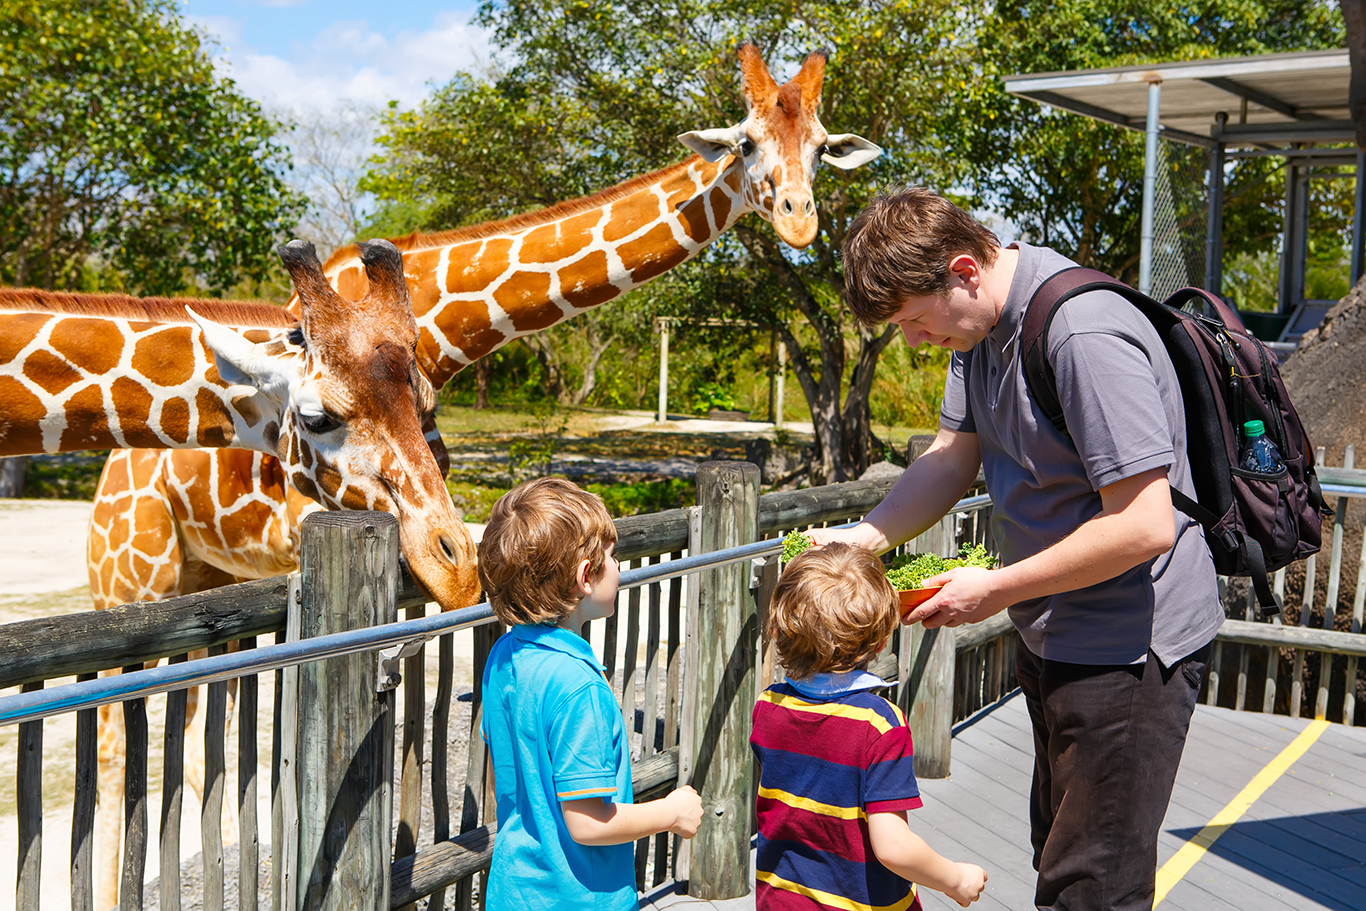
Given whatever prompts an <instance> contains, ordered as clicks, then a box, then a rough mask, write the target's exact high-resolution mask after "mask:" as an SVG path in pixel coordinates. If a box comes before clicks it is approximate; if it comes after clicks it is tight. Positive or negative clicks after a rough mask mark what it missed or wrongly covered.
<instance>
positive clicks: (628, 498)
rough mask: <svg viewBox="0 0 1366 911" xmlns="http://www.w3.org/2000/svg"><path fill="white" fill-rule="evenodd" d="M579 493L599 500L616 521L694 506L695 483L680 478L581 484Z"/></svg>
mask: <svg viewBox="0 0 1366 911" xmlns="http://www.w3.org/2000/svg"><path fill="white" fill-rule="evenodd" d="M583 489H584V490H586V491H588V492H589V493H595V494H597V495H598V496H600V497H602V501H603V503H605V504H607V511H608V512H609V513H611V515H612V517H613V518H617V519H620V518H623V517H625V516H638V515H644V514H646V513H652V512H663V511H664V510H666V509H681V508H683V507H685V506H692V505H693V504H694V503H696V502H697V485H696V483H695V482H694V481H692V480H685V479H682V478H666V479H664V480H662V481H634V482H621V483H613V484H585V485H583Z"/></svg>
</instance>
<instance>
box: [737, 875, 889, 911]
mask: <svg viewBox="0 0 1366 911" xmlns="http://www.w3.org/2000/svg"><path fill="white" fill-rule="evenodd" d="M754 878H755V879H757V880H759V882H761V883H764V884H765V885H768V886H772V887H773V888H775V889H782V890H783V891H784V892H795V893H797V894H798V895H801V896H805V897H806V898H809V899H811V900H812V901H817V902H820V903H821V904H823V905H829V906H830V907H832V908H843V909H845V911H905V909H907V908H909V907H910V906H911V905H913V904H915V896H916V885H915V883H911V894H910V895H907V896H906V897H905V898H903V899H902V900H901V901H899V902H897V903H896V904H895V905H866V904H864V903H862V902H856V901H851V900H849V899H847V898H845V897H844V896H843V895H835V894H834V893H833V892H822V891H821V890H820V889H813V888H811V887H810V886H804V885H802V884H801V883H794V882H791V881H790V880H786V879H783V878H782V877H781V876H778V875H777V874H775V873H769V872H767V871H766V870H760V871H759V872H758V873H756V874H755V877H754Z"/></svg>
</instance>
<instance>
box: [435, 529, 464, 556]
mask: <svg viewBox="0 0 1366 911" xmlns="http://www.w3.org/2000/svg"><path fill="white" fill-rule="evenodd" d="M436 544H437V546H438V547H440V548H441V553H442V555H443V556H445V558H446V559H447V560H449V561H451V562H452V563H458V562H460V561H459V560H458V559H456V556H455V553H456V551H455V542H454V541H452V540H451V536H450V535H448V534H446V533H444V532H438V533H437V535H436Z"/></svg>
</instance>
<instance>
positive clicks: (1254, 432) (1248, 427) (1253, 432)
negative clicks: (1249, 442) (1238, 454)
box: [1243, 421, 1266, 437]
mask: <svg viewBox="0 0 1366 911" xmlns="http://www.w3.org/2000/svg"><path fill="white" fill-rule="evenodd" d="M1243 433H1245V434H1247V435H1248V436H1249V437H1259V436H1263V435H1264V434H1265V433H1266V426H1265V425H1264V424H1262V422H1261V421H1248V422H1247V423H1246V424H1244V425H1243Z"/></svg>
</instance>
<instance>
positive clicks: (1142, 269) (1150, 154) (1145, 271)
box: [1138, 78, 1162, 294]
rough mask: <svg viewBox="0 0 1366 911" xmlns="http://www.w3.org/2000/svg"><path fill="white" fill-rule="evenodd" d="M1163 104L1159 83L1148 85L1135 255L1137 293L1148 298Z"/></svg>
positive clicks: (1151, 283)
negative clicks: (1140, 214)
mask: <svg viewBox="0 0 1366 911" xmlns="http://www.w3.org/2000/svg"><path fill="white" fill-rule="evenodd" d="M1161 104H1162V80H1161V79H1156V78H1155V79H1153V80H1152V81H1151V82H1149V83H1148V123H1147V129H1146V132H1147V142H1146V143H1145V144H1144V148H1143V234H1142V239H1141V241H1140V245H1139V253H1138V290H1139V291H1140V292H1142V293H1143V294H1148V293H1149V292H1151V291H1152V287H1153V221H1154V219H1153V208H1154V206H1155V204H1156V202H1157V133H1158V131H1159V130H1160V129H1161V125H1160V124H1159V123H1158V121H1157V117H1158V110H1159V108H1160V107H1161Z"/></svg>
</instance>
